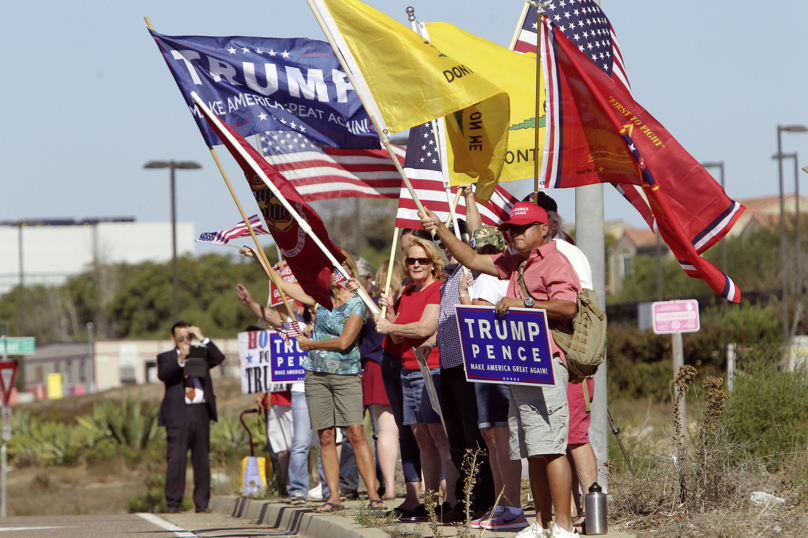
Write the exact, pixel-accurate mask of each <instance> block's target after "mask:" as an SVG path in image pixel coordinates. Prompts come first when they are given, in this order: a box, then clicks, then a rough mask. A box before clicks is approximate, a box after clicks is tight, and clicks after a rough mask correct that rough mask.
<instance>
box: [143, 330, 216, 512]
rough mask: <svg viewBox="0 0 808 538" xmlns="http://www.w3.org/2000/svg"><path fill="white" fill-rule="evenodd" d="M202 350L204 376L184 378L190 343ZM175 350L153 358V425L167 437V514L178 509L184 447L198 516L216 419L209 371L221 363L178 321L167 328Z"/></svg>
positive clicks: (205, 495)
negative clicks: (156, 389) (158, 399)
mask: <svg viewBox="0 0 808 538" xmlns="http://www.w3.org/2000/svg"><path fill="white" fill-rule="evenodd" d="M192 338H195V339H196V340H198V343H197V344H195V345H200V346H204V347H205V348H206V350H207V358H206V360H207V369H205V370H204V376H200V377H189V376H186V375H185V371H184V367H185V364H186V361H187V360H188V355H189V354H190V353H191V339H192ZM171 340H172V341H173V342H174V344H175V346H176V347H175V348H174V349H172V350H171V351H166V352H165V353H160V354H159V355H158V356H157V377H158V378H159V379H160V381H162V382H163V383H165V385H166V393H165V396H164V397H163V403H162V405H161V406H160V417H159V419H158V421H157V424H158V425H160V426H165V428H166V434H167V438H168V450H167V451H166V452H167V454H166V459H167V460H168V468H167V470H166V512H169V513H174V512H178V511H179V507H180V503H181V502H182V495H183V493H184V492H185V467H186V465H187V461H188V449H191V464H192V465H193V469H194V505H196V511H197V512H207V511H208V501H209V500H210V460H209V458H208V452H209V449H210V421H211V420H216V418H217V415H216V396H215V395H214V394H213V383H212V382H211V379H210V372H209V370H210V369H211V368H213V367H214V366H217V365H219V364H221V363H222V361H224V355H223V354H222V352H221V351H219V348H217V347H216V345H215V344H214V343H213V342H211V341H210V339H209V338H205V337H204V336H203V335H202V331H200V330H199V327H192V326H189V325H188V324H187V323H185V322H184V321H178V322H176V323H175V324H174V326H173V327H171Z"/></svg>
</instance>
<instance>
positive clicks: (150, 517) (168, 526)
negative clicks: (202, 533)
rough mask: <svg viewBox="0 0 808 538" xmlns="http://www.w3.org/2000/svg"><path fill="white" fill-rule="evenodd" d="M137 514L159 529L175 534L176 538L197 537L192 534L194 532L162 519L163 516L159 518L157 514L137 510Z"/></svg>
mask: <svg viewBox="0 0 808 538" xmlns="http://www.w3.org/2000/svg"><path fill="white" fill-rule="evenodd" d="M137 515H139V516H140V517H142V518H143V519H145V520H146V521H148V522H149V523H152V524H154V525H157V526H158V527H160V528H161V529H164V530H167V531H169V532H173V533H174V536H176V537H177V538H197V536H196V534H194V533H192V532H190V531H188V530H186V529H183V528H182V527H178V526H176V525H174V524H173V523H169V522H168V521H166V520H165V519H163V518H161V517H159V516H156V515H154V514H147V513H142V512H138V514H137Z"/></svg>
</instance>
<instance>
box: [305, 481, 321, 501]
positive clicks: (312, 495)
mask: <svg viewBox="0 0 808 538" xmlns="http://www.w3.org/2000/svg"><path fill="white" fill-rule="evenodd" d="M309 499H311V500H312V501H314V502H318V501H322V500H324V499H323V485H322V484H317V487H316V488H312V489H310V490H309Z"/></svg>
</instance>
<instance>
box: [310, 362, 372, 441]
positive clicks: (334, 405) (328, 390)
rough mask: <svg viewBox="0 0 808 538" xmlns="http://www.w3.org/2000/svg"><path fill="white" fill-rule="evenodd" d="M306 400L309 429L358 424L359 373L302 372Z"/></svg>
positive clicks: (361, 416) (360, 409)
mask: <svg viewBox="0 0 808 538" xmlns="http://www.w3.org/2000/svg"><path fill="white" fill-rule="evenodd" d="M305 385H306V403H307V404H308V406H309V417H310V418H311V429H312V431H318V430H325V429H326V428H331V427H333V426H336V427H338V428H345V427H348V426H353V425H354V424H362V422H363V419H364V412H365V409H364V407H363V405H362V381H361V380H360V379H359V374H354V375H339V374H327V373H324V372H309V371H307V372H306V381H305Z"/></svg>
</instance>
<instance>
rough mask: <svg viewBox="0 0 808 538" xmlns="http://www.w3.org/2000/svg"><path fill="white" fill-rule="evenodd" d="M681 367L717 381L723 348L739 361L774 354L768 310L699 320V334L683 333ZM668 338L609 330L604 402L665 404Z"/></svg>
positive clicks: (738, 309)
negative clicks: (731, 347) (750, 355)
mask: <svg viewBox="0 0 808 538" xmlns="http://www.w3.org/2000/svg"><path fill="white" fill-rule="evenodd" d="M682 341H683V342H682V343H683V344H684V350H683V351H684V363H685V364H686V365H689V366H695V367H696V368H697V369H698V370H699V376H700V377H705V376H708V375H720V374H721V373H722V372H723V371H724V370H725V369H726V345H727V344H728V343H734V344H736V349H737V354H738V357H739V358H742V357H743V355H744V353H747V350H749V349H750V348H751V349H752V350H753V352H754V353H755V354H759V353H761V352H768V353H780V349H781V348H782V342H783V336H782V325H781V321H780V318H779V316H778V314H777V312H775V310H774V309H773V308H772V307H766V308H761V307H759V306H756V305H750V304H748V303H744V304H742V305H731V306H730V307H729V308H728V309H727V314H726V316H724V315H723V309H722V308H721V307H714V308H711V309H708V310H707V311H706V312H704V313H703V314H702V316H701V330H699V331H698V332H695V333H686V334H684V335H683V337H682ZM671 345H672V344H671V337H670V336H669V335H658V334H654V333H653V331H651V330H646V331H641V330H639V329H638V328H637V327H634V326H629V325H609V329H608V335H607V341H606V346H607V347H606V349H607V354H608V355H607V357H608V361H609V369H608V377H609V397H610V399H627V400H632V399H638V398H649V397H650V398H652V399H653V400H654V401H669V400H670V397H671V391H670V382H671V380H672V378H673V366H672V362H671V361H672V359H673V356H672V350H671Z"/></svg>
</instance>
